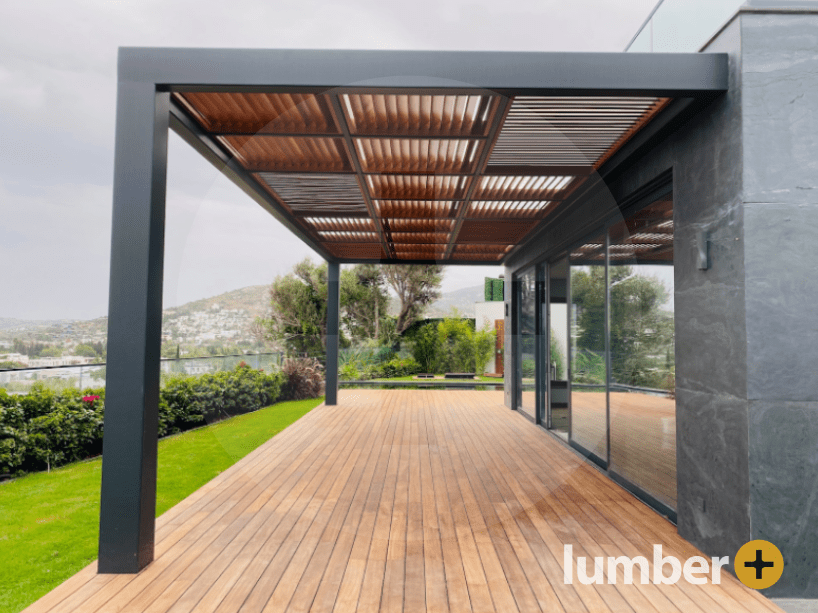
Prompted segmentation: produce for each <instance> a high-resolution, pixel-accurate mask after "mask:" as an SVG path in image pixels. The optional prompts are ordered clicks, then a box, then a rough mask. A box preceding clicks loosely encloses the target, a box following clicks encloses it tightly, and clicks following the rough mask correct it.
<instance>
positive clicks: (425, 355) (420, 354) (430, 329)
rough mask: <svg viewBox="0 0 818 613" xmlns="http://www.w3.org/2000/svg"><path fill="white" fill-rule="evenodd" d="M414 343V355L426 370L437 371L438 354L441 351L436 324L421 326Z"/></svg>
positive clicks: (415, 334)
mask: <svg viewBox="0 0 818 613" xmlns="http://www.w3.org/2000/svg"><path fill="white" fill-rule="evenodd" d="M413 341H414V344H413V345H412V356H413V357H414V358H415V361H416V362H417V363H418V364H420V366H421V368H423V370H424V372H427V373H432V372H435V368H436V367H437V360H438V354H439V353H440V336H439V335H438V333H437V326H436V325H435V324H431V323H429V324H426V325H425V326H421V327H420V328H419V329H418V330H417V331H416V332H415V333H414V338H413Z"/></svg>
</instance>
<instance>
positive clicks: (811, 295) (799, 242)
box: [745, 203, 818, 400]
mask: <svg viewBox="0 0 818 613" xmlns="http://www.w3.org/2000/svg"><path fill="white" fill-rule="evenodd" d="M745 228H746V229H745V235H746V245H745V251H746V262H745V267H746V283H747V284H746V290H745V291H746V309H747V362H748V372H747V381H748V390H747V393H748V397H749V398H751V399H756V398H759V399H761V398H766V399H776V400H818V239H816V237H818V204H812V205H806V204H800V205H798V204H769V203H765V204H748V205H746V207H745Z"/></svg>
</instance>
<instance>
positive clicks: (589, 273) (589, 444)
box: [569, 235, 608, 462]
mask: <svg viewBox="0 0 818 613" xmlns="http://www.w3.org/2000/svg"><path fill="white" fill-rule="evenodd" d="M569 263H570V275H571V291H570V296H571V303H570V304H571V313H570V315H571V387H570V389H571V439H572V440H573V441H574V442H576V443H578V444H580V445H582V446H583V447H584V448H585V449H587V450H588V451H590V452H592V453H594V454H595V455H597V456H598V458H599V459H600V460H602V461H604V462H607V457H608V442H607V394H606V393H605V392H606V389H605V384H606V378H607V367H606V363H605V362H606V361H605V237H604V235H600V236H598V237H596V238H594V239H592V240H589V241H588V242H587V243H585V244H584V245H581V246H580V247H577V248H576V249H574V250H573V251H572V252H571V254H570V258H569Z"/></svg>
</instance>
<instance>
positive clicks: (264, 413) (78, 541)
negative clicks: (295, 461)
mask: <svg viewBox="0 0 818 613" xmlns="http://www.w3.org/2000/svg"><path fill="white" fill-rule="evenodd" d="M321 402H323V399H322V398H321V399H315V400H301V401H294V402H282V403H279V404H276V405H274V406H271V407H267V408H265V409H261V410H259V411H256V412H254V413H248V414H247V415H241V416H239V417H234V418H232V419H229V420H225V421H223V422H220V423H218V424H214V425H212V426H207V427H205V428H200V429H198V430H192V431H190V432H185V433H183V434H180V435H178V436H174V437H169V438H166V439H164V440H161V441H159V468H158V484H157V501H156V515H157V516H158V515H161V514H162V513H164V512H165V511H167V510H168V509H169V508H171V507H172V506H173V505H175V504H176V503H177V502H179V501H180V500H183V499H184V498H186V497H187V496H188V495H190V494H191V493H193V492H194V491H196V490H197V489H198V488H200V487H201V486H202V485H204V484H205V483H207V482H208V481H210V480H211V479H212V478H213V477H215V476H216V475H218V474H219V473H220V472H222V471H223V470H225V469H226V468H228V467H230V466H232V465H233V464H235V463H236V462H237V461H238V460H240V459H241V458H243V457H244V456H245V455H247V454H248V453H250V452H251V451H252V450H253V449H255V448H256V447H258V446H259V445H261V444H262V443H263V442H265V441H267V440H269V439H270V438H271V437H272V436H273V435H275V434H277V433H278V432H280V431H281V430H283V429H284V428H286V427H287V426H289V425H290V424H291V423H293V422H294V421H296V420H297V419H298V418H299V417H301V416H302V415H304V414H305V413H307V412H309V411H310V410H311V409H313V408H314V407H316V406H318V405H319V404H320V403H321ZM101 467H102V462H101V460H100V459H99V458H97V459H95V460H90V461H87V462H80V463H76V464H71V465H69V466H65V467H63V468H59V469H56V470H53V471H52V472H51V473H50V474H47V473H37V474H33V475H28V476H25V477H22V478H20V479H16V480H14V481H9V482H6V483H2V484H0V612H2V613H17V612H18V611H21V610H22V609H24V608H25V607H27V606H28V605H29V604H31V603H32V602H34V601H35V600H37V599H38V598H40V596H42V595H43V594H46V593H47V592H49V591H50V590H52V589H53V588H54V587H56V586H57V585H59V584H60V583H62V582H63V581H65V580H66V579H68V578H69V577H70V576H72V575H73V574H75V573H76V572H77V571H79V570H80V569H82V568H83V567H85V566H87V565H88V564H89V563H91V562H92V561H93V560H94V559H96V557H97V538H98V536H99V487H100V476H101V474H102V471H101Z"/></svg>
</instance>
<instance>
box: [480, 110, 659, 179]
mask: <svg viewBox="0 0 818 613" xmlns="http://www.w3.org/2000/svg"><path fill="white" fill-rule="evenodd" d="M666 103H667V99H665V98H655V97H593V96H585V97H558V96H548V97H541V96H537V97H532V96H522V97H518V98H515V100H514V102H513V103H512V105H511V109H510V110H509V112H508V115H507V116H506V119H505V122H504V123H503V129H502V130H501V131H500V135H499V137H498V139H497V142H496V143H495V145H494V149H493V150H492V155H491V159H490V160H489V164H492V165H494V164H518V165H549V164H577V165H583V164H592V165H594V166H598V164H600V163H601V162H603V161H604V160H605V159H607V157H608V156H609V152H611V150H612V149H615V148H616V147H617V146H618V145H619V144H621V140H622V139H624V138H627V137H628V136H630V135H632V134H633V132H632V130H633V129H634V128H638V127H639V126H641V125H643V124H644V122H646V121H648V120H649V119H650V117H651V116H652V115H654V114H655V113H656V112H657V111H659V110H660V109H661V108H662V107H663V106H664V105H665V104H666Z"/></svg>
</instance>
